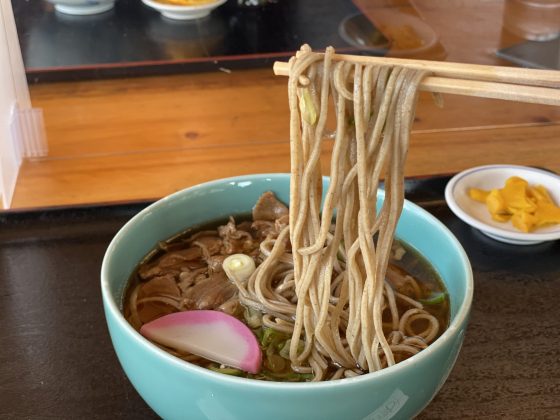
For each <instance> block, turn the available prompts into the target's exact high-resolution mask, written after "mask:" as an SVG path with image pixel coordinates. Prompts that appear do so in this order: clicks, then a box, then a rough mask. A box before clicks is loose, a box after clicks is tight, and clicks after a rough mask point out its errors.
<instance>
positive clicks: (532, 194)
mask: <svg viewBox="0 0 560 420" xmlns="http://www.w3.org/2000/svg"><path fill="white" fill-rule="evenodd" d="M469 197H470V198H472V199H473V200H476V201H479V202H481V203H485V204H486V207H487V208H488V211H489V212H490V214H491V216H492V219H494V220H496V221H497V222H507V221H509V220H511V223H512V225H513V226H515V228H517V229H519V230H520V231H522V232H531V231H533V230H534V229H536V228H539V227H542V226H545V225H549V224H557V223H560V207H558V206H557V205H556V204H555V203H554V201H553V200H552V198H551V197H550V194H549V193H548V191H547V189H546V188H545V187H543V186H542V185H536V186H530V185H529V183H528V182H527V181H526V180H524V179H523V178H520V177H517V176H512V177H510V178H508V179H507V180H506V183H505V186H504V187H503V188H500V189H493V190H490V191H487V190H482V189H478V188H469Z"/></svg>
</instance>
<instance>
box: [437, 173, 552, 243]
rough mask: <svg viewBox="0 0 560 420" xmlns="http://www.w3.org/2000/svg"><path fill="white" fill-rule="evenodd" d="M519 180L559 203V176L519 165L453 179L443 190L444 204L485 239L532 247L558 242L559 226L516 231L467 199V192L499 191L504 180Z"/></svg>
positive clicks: (483, 207)
mask: <svg viewBox="0 0 560 420" xmlns="http://www.w3.org/2000/svg"><path fill="white" fill-rule="evenodd" d="M511 176H519V177H521V178H524V179H525V180H527V182H529V184H530V185H539V184H540V185H543V186H544V187H545V188H546V189H547V190H548V192H549V193H550V195H551V197H552V199H553V200H554V202H555V203H556V204H558V203H560V176H558V175H555V174H553V173H550V172H548V171H545V170H542V169H536V168H529V167H526V166H518V165H487V166H478V167H476V168H472V169H468V170H466V171H463V172H461V173H459V174H457V175H455V176H454V177H453V178H451V180H450V181H449V183H448V184H447V186H446V187H445V200H446V201H447V205H448V206H449V208H450V209H451V211H452V212H453V213H455V215H456V216H457V217H458V218H460V219H461V220H463V221H464V222H465V223H467V224H469V225H471V226H473V227H474V228H476V229H478V230H480V231H481V232H482V233H484V234H485V235H487V236H489V237H490V238H493V239H495V240H497V241H500V242H505V243H508V244H515V245H534V244H538V243H541V242H545V241H553V240H556V239H560V225H550V226H545V227H542V228H539V229H537V230H535V231H533V232H529V233H524V232H521V231H519V230H517V229H516V228H515V227H513V225H512V224H511V222H506V223H500V222H496V221H495V220H492V217H491V216H490V213H489V212H488V210H487V209H486V205H484V204H483V203H479V202H477V201H475V200H473V199H471V198H470V197H469V194H468V189H469V188H481V189H485V190H491V189H494V188H502V187H503V186H504V185H505V181H506V179H508V178H509V177H511Z"/></svg>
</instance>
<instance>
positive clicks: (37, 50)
mask: <svg viewBox="0 0 560 420" xmlns="http://www.w3.org/2000/svg"><path fill="white" fill-rule="evenodd" d="M3 1H4V0H3ZM12 5H13V9H14V16H15V19H16V26H17V30H18V36H19V40H20V44H21V49H22V54H23V59H24V62H25V67H26V70H27V73H28V79H29V80H30V82H37V81H53V80H68V79H82V78H99V77H106V76H111V77H112V76H119V75H120V76H134V75H145V74H166V73H177V72H180V73H184V72H189V71H201V70H216V69H219V68H224V67H225V68H228V69H234V68H235V69H239V68H247V67H255V66H262V65H267V66H269V65H270V63H272V61H273V59H274V58H278V57H282V56H290V55H292V53H293V52H294V51H296V50H298V49H299V47H300V45H301V44H302V43H303V42H307V43H309V44H310V45H312V46H313V48H314V49H323V48H325V47H326V46H328V45H332V46H334V47H336V48H337V50H338V51H344V50H348V51H350V50H353V49H348V48H349V47H350V44H348V43H347V42H345V41H344V40H343V39H342V37H341V35H340V31H339V27H340V24H341V22H342V21H343V20H344V19H345V18H346V17H349V16H353V15H355V14H359V13H360V12H359V10H358V8H357V7H356V6H355V5H354V3H353V2H352V0H337V1H333V2H331V1H328V2H327V1H323V0H289V1H270V2H267V3H266V4H265V5H264V6H259V7H242V6H238V4H237V0H229V1H228V2H227V3H226V4H224V5H223V6H220V7H219V8H217V9H216V10H214V11H213V12H212V13H211V15H210V16H208V17H206V18H203V19H196V20H193V21H174V20H171V19H167V18H164V17H162V16H161V14H160V13H159V12H158V11H156V10H154V9H152V8H150V7H148V6H145V5H144V4H143V3H142V2H141V1H140V0H119V1H117V2H116V4H115V7H114V9H112V10H110V11H108V12H105V13H101V14H97V15H91V16H72V15H66V14H63V13H60V12H57V11H55V10H54V8H53V7H52V5H51V4H50V3H47V2H46V1H45V0H33V1H24V0H12Z"/></svg>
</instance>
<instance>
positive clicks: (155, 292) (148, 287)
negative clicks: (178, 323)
mask: <svg viewBox="0 0 560 420" xmlns="http://www.w3.org/2000/svg"><path fill="white" fill-rule="evenodd" d="M180 296H181V292H180V290H179V288H178V287H177V284H176V283H175V279H174V277H173V276H171V275H166V276H161V277H155V278H153V279H151V280H150V281H147V282H146V283H144V284H142V286H140V290H139V291H138V297H137V299H138V301H142V299H146V298H163V299H162V300H161V301H147V302H143V303H141V304H139V305H138V317H139V318H140V321H141V322H142V323H146V322H150V321H152V320H154V319H157V318H159V317H161V316H164V315H167V314H170V313H173V312H175V311H176V310H177V308H176V307H175V306H173V305H169V304H167V303H165V300H166V299H169V301H170V302H173V301H174V300H176V299H177V298H180Z"/></svg>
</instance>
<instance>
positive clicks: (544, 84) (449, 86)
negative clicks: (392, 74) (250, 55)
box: [274, 54, 560, 105]
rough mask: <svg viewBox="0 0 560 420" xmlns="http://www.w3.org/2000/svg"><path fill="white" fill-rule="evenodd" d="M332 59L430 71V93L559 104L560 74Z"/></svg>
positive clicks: (284, 68)
mask: <svg viewBox="0 0 560 420" xmlns="http://www.w3.org/2000/svg"><path fill="white" fill-rule="evenodd" d="M333 59H334V60H347V61H351V62H357V63H362V64H372V63H373V64H381V65H400V66H403V67H409V68H415V69H422V70H427V71H430V72H431V73H432V74H433V75H434V76H430V77H426V78H425V79H424V80H423V82H422V84H421V85H420V90H424V91H427V92H438V93H449V94H455V95H466V96H477V97H482V98H493V99H504V100H509V101H518V102H527V103H536V104H545V105H560V71H554V70H534V69H525V68H516V67H497V66H485V65H480V64H462V63H448V62H440V61H426V60H409V59H402V58H386V57H368V56H358V55H348V54H335V55H334V56H333ZM289 73H290V68H289V64H288V63H285V62H279V61H277V62H275V63H274V74H276V75H277V76H288V75H289Z"/></svg>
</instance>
